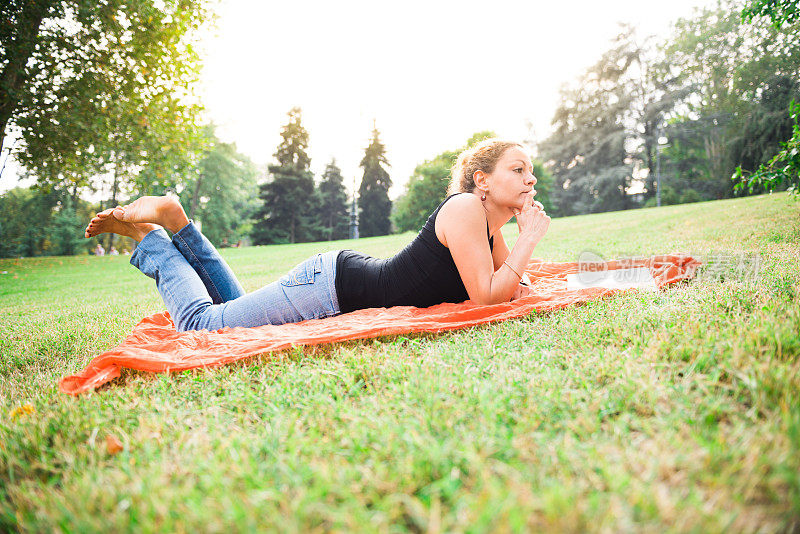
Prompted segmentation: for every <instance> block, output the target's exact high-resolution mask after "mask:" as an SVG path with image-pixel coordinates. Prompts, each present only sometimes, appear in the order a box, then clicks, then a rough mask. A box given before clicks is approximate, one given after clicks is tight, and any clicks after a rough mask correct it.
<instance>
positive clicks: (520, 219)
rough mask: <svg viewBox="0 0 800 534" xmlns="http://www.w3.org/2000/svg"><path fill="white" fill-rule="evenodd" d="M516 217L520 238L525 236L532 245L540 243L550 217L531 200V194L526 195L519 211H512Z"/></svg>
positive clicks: (540, 205)
mask: <svg viewBox="0 0 800 534" xmlns="http://www.w3.org/2000/svg"><path fill="white" fill-rule="evenodd" d="M514 215H515V216H516V217H517V226H518V227H519V235H520V237H521V236H523V235H525V236H527V237H529V238H531V239H532V240H533V242H534V243H538V242H539V241H541V239H542V237H544V234H545V233H547V229H548V228H549V227H550V217H549V216H548V215H547V214H546V213H545V212H544V209H543V206H542V204H541V203H540V202H536V201H535V200H533V193H528V195H527V196H526V197H525V203H524V204H523V205H522V209H521V210H514Z"/></svg>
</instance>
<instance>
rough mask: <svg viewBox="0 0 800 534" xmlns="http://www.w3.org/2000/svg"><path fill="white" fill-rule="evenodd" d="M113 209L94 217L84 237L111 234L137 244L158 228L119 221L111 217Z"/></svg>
mask: <svg viewBox="0 0 800 534" xmlns="http://www.w3.org/2000/svg"><path fill="white" fill-rule="evenodd" d="M114 209H115V208H109V209H107V210H104V211H101V212H100V213H98V214H97V215H95V216H94V217H93V218H92V220H91V221H89V225H88V226H87V227H86V231H85V232H84V236H85V237H94V236H97V235H100V234H106V233H112V234H119V235H124V236H126V237H130V238H131V239H133V240H134V241H136V242H137V243H138V242H139V241H141V240H142V238H143V237H144V236H146V235H147V234H148V233H149V232H151V231H152V230H155V229H157V228H159V226H158V225H157V224H150V223H129V222H125V221H120V220H117V219H115V218H114V217H112V216H111V212H112V211H113V210H114Z"/></svg>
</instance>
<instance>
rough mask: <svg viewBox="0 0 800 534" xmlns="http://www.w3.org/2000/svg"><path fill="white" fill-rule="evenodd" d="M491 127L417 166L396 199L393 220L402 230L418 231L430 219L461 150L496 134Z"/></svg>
mask: <svg viewBox="0 0 800 534" xmlns="http://www.w3.org/2000/svg"><path fill="white" fill-rule="evenodd" d="M496 136H497V134H495V133H494V132H490V131H483V132H477V133H475V134H473V135H472V137H471V138H470V139H469V140H468V141H467V142H466V143H465V145H464V147H462V148H460V149H456V150H446V151H444V152H442V153H441V154H438V155H436V156H434V157H433V158H432V159H429V160H427V161H423V162H422V163H420V164H419V165H417V166H416V167H415V168H414V174H412V175H411V178H410V179H409V180H408V184H407V185H406V192H405V193H404V194H403V196H401V197H400V198H399V199H398V200H397V202H395V206H394V208H395V209H394V211H393V212H392V221H393V222H394V225H395V229H396V230H397V231H399V232H408V231H418V230H419V229H420V228H422V226H423V225H424V224H425V221H427V220H428V216H430V214H431V213H432V212H433V210H435V209H436V206H438V205H439V203H440V202H441V201H442V200H444V198H445V196H446V195H447V187H448V185H449V184H450V173H451V169H452V167H453V164H454V163H455V161H456V158H457V157H458V154H459V153H461V151H462V150H464V149H466V148H469V147H471V146H473V145H475V144H477V143H479V142H480V141H483V140H484V139H488V138H490V137H496Z"/></svg>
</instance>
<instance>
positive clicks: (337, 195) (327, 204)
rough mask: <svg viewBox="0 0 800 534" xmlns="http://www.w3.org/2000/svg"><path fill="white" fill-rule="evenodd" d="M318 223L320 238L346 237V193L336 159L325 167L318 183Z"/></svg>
mask: <svg viewBox="0 0 800 534" xmlns="http://www.w3.org/2000/svg"><path fill="white" fill-rule="evenodd" d="M319 200H320V204H319V206H320V208H319V214H320V224H321V227H322V228H321V235H320V237H321V238H322V239H326V240H328V241H330V240H333V239H347V236H348V231H349V224H350V216H349V212H348V209H347V193H346V192H345V189H344V178H343V177H342V171H341V169H339V167H338V166H337V165H336V160H335V159H331V162H330V163H328V165H327V166H326V167H325V173H324V174H323V175H322V183H320V184H319Z"/></svg>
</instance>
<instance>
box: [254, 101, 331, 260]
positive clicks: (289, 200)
mask: <svg viewBox="0 0 800 534" xmlns="http://www.w3.org/2000/svg"><path fill="white" fill-rule="evenodd" d="M288 117H289V120H288V122H287V123H286V125H285V126H284V127H283V128H282V130H281V139H282V140H281V143H280V144H279V145H278V149H277V151H276V152H275V159H276V160H277V161H278V164H277V165H270V166H269V177H268V179H267V181H266V182H265V183H263V184H262V185H261V186H260V188H259V197H260V199H261V201H262V206H261V208H260V209H259V210H258V212H257V213H256V216H255V222H254V224H253V230H252V234H251V235H252V237H253V242H254V243H255V244H257V245H268V244H271V243H301V242H305V241H313V240H314V238H315V237H316V236H317V235H318V233H319V228H318V220H317V218H316V211H315V210H314V206H315V204H316V202H315V200H316V194H315V188H314V177H313V175H312V174H311V172H310V171H309V170H308V167H309V165H310V163H311V159H310V158H309V156H308V153H307V152H306V150H307V149H308V131H306V129H305V127H303V124H302V110H301V109H300V108H292V109H291V110H290V111H289V114H288Z"/></svg>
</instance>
